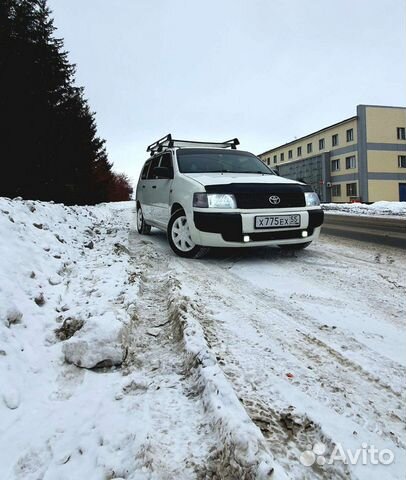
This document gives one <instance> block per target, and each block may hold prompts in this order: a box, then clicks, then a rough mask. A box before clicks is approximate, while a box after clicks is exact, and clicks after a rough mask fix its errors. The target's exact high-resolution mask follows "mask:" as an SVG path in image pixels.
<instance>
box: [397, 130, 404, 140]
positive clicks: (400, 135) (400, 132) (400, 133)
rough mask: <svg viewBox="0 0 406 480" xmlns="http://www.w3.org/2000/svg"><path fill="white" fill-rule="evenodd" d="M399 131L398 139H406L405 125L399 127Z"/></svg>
mask: <svg viewBox="0 0 406 480" xmlns="http://www.w3.org/2000/svg"><path fill="white" fill-rule="evenodd" d="M396 130H397V133H398V140H406V129H405V127H398V128H397V129H396Z"/></svg>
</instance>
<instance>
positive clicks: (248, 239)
mask: <svg viewBox="0 0 406 480" xmlns="http://www.w3.org/2000/svg"><path fill="white" fill-rule="evenodd" d="M202 210H203V209H199V210H195V211H194V212H193V223H194V228H192V229H191V230H192V231H191V233H192V239H193V241H194V242H195V243H196V244H198V245H202V246H207V247H224V246H227V247H250V246H252V247H254V246H260V245H289V244H296V243H305V242H311V241H313V240H316V239H317V238H318V236H319V234H320V227H321V225H322V223H323V219H324V212H323V210H322V209H321V208H313V209H308V210H295V209H289V210H288V209H283V210H279V211H277V210H276V209H273V210H271V211H270V210H268V209H267V210H262V209H261V210H255V211H252V210H250V211H239V212H224V211H223V212H207V209H206V210H205V211H202ZM287 210H288V211H287ZM286 214H296V215H300V217H301V221H300V227H299V228H272V229H256V228H255V226H254V225H255V217H256V216H259V215H286Z"/></svg>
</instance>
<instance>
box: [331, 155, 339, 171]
mask: <svg viewBox="0 0 406 480" xmlns="http://www.w3.org/2000/svg"><path fill="white" fill-rule="evenodd" d="M338 170H340V159H339V158H337V159H336V160H331V171H332V172H338Z"/></svg>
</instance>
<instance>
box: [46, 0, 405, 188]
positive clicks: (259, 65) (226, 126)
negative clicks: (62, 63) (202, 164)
mask: <svg viewBox="0 0 406 480" xmlns="http://www.w3.org/2000/svg"><path fill="white" fill-rule="evenodd" d="M49 6H50V7H51V9H52V10H53V16H54V18H55V25H56V26H57V28H58V30H57V33H56V35H57V36H59V37H62V38H64V40H65V47H66V50H68V51H69V58H70V61H71V62H72V63H76V64H77V75H76V78H77V83H78V84H79V85H83V86H84V87H85V93H86V97H87V98H88V100H89V103H90V106H91V108H92V110H94V111H96V114H97V115H96V120H97V125H98V131H99V135H100V136H102V137H103V138H105V139H106V141H107V150H108V152H109V158H110V160H111V161H113V162H114V168H115V169H116V170H117V171H124V172H126V173H127V174H128V175H130V177H132V179H133V180H136V179H137V177H138V174H139V170H140V168H141V166H142V163H143V162H144V160H145V159H146V158H147V155H146V153H145V148H146V147H147V145H148V144H149V143H152V142H153V141H155V140H157V139H158V138H159V137H162V136H163V135H165V134H167V133H169V132H170V133H172V134H173V135H174V137H175V138H182V139H183V138H186V139H198V140H209V141H210V140H218V141H221V140H226V139H229V138H232V137H236V136H237V137H238V138H239V139H240V142H241V147H242V148H243V149H246V150H250V151H252V152H253V153H257V154H258V153H261V152H262V151H264V150H267V149H268V148H271V147H274V146H277V145H280V144H282V143H285V142H288V141H290V140H292V139H294V138H295V137H300V136H302V135H305V134H307V133H311V132H312V131H314V130H318V129H320V128H322V127H325V126H327V125H328V124H331V123H335V122H337V121H340V120H343V119H344V118H347V117H350V116H352V115H355V109H356V105H357V104H362V103H366V104H381V105H405V104H406V91H405V90H406V66H405V58H406V48H405V37H406V31H405V8H406V7H405V1H404V0H204V1H193V0H119V1H117V0H85V1H83V0H49Z"/></svg>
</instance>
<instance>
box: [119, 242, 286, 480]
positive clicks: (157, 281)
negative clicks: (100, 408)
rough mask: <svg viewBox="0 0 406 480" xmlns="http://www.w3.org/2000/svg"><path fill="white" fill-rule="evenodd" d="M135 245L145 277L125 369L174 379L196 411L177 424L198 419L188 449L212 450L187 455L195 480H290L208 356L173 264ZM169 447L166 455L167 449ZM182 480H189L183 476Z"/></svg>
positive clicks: (148, 460)
mask: <svg viewBox="0 0 406 480" xmlns="http://www.w3.org/2000/svg"><path fill="white" fill-rule="evenodd" d="M131 244H132V247H133V251H134V253H133V256H134V260H135V262H136V263H137V271H138V275H139V276H140V280H139V281H140V296H139V304H140V305H139V307H138V309H137V312H135V315H134V322H133V325H132V327H131V329H130V331H129V332H128V334H127V340H126V343H127V348H128V357H127V362H126V363H127V366H128V368H129V370H131V369H132V368H134V367H137V368H138V369H140V368H141V369H142V368H143V367H145V365H148V364H150V363H152V365H153V367H152V371H153V372H154V373H151V372H150V373H149V377H150V378H152V379H154V377H158V378H160V377H162V376H164V377H165V376H169V377H170V378H172V384H173V385H172V386H173V387H174V388H176V389H177V390H178V391H182V392H183V393H182V395H183V396H186V397H187V398H188V399H189V402H191V403H194V404H195V407H194V408H190V409H189V411H179V412H178V417H179V418H187V419H188V421H192V422H193V423H195V422H196V419H199V420H198V423H199V425H200V426H204V428H203V429H202V430H201V432H200V436H199V438H197V437H194V438H193V437H192V438H191V439H190V441H189V444H191V443H193V444H194V447H195V449H196V448H198V449H200V450H201V446H202V445H203V446H204V445H206V448H205V449H203V450H204V451H202V452H201V455H200V458H199V459H198V460H196V458H193V459H188V460H186V453H185V455H184V456H185V459H184V461H183V464H186V463H189V464H194V465H195V467H194V470H195V472H194V478H198V479H203V478H204V479H224V480H235V479H236V478H239V479H246V480H254V479H257V480H261V479H262V480H265V479H271V478H272V479H284V478H285V475H284V473H283V472H282V471H281V470H280V468H278V467H277V466H276V472H274V468H275V467H274V466H273V458H272V456H271V455H270V453H269V452H268V451H267V449H266V447H265V446H264V445H265V440H264V438H263V436H262V434H261V433H260V429H258V428H257V427H256V426H255V424H254V423H252V422H251V420H250V419H249V417H248V415H247V414H246V412H245V410H244V409H243V408H242V407H241V405H240V404H239V402H238V400H237V398H236V397H235V393H234V391H233V390H232V388H231V386H230V384H229V383H228V382H227V381H226V380H225V377H223V374H222V372H221V370H220V368H219V367H218V365H217V362H216V359H215V357H214V355H213V354H212V353H211V352H210V350H208V349H207V345H206V342H205V340H204V338H203V334H202V333H200V334H199V328H200V327H199V325H198V324H197V323H196V321H195V316H196V315H195V314H196V311H195V307H194V306H193V304H192V303H191V302H190V299H189V298H188V297H187V296H185V295H183V294H182V293H181V291H180V284H179V282H178V281H177V280H176V279H175V278H174V277H173V275H171V270H170V268H169V265H168V257H167V256H166V255H162V254H160V253H159V252H156V251H155V248H154V247H153V245H152V244H151V243H150V242H148V241H144V240H142V241H138V242H135V241H134V240H131ZM134 275H135V276H136V275H137V273H134ZM157 359H160V360H159V361H158V362H157ZM154 362H155V363H154ZM173 377H175V378H176V381H173ZM155 381H156V380H155ZM155 381H154V380H153V382H155ZM160 382H162V378H161V379H160ZM174 420H176V419H174V418H172V421H174ZM158 431H159V429H158ZM161 433H162V432H161ZM164 437H165V435H164ZM156 443H158V439H157V440H156ZM159 443H160V444H161V443H162V439H161V438H160V439H159ZM162 446H163V448H164V449H165V441H163V444H162ZM164 453H165V455H164V457H165V456H168V455H170V453H171V451H170V448H169V450H168V451H167V452H165V451H164ZM144 456H145V458H144V459H143V462H144V467H148V468H150V469H157V468H158V469H159V470H162V466H161V465H154V462H155V463H156V458H155V457H154V455H152V454H149V455H144ZM160 457H161V456H160ZM175 473H176V472H172V474H175ZM273 473H275V474H273ZM171 478H175V477H171ZM176 478H184V477H181V476H179V474H177V475H176ZM186 478H192V477H189V476H187V477H186Z"/></svg>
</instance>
